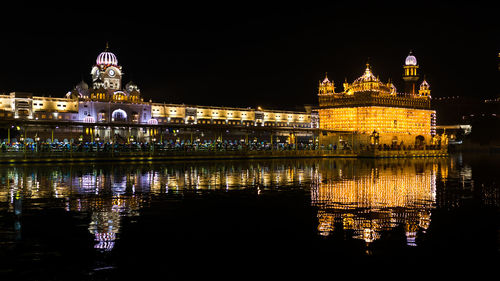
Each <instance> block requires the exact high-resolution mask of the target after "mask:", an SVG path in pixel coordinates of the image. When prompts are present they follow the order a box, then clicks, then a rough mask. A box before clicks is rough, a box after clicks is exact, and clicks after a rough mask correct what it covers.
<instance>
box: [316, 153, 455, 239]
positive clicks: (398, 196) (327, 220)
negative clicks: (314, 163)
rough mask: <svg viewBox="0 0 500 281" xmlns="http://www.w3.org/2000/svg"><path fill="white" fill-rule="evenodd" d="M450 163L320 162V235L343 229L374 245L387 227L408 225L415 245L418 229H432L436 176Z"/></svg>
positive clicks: (420, 161) (403, 161)
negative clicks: (430, 225)
mask: <svg viewBox="0 0 500 281" xmlns="http://www.w3.org/2000/svg"><path fill="white" fill-rule="evenodd" d="M445 161H446V160H444V159H411V160H402V159H386V160H372V161H356V160H352V161H339V162H333V163H329V164H325V165H321V166H320V168H319V171H318V177H317V180H316V181H315V183H314V184H313V185H312V189H311V196H312V204H313V206H316V207H318V220H319V224H318V232H319V234H320V235H324V236H327V235H329V234H331V233H332V232H333V231H335V227H341V228H343V229H344V230H352V231H353V232H354V238H357V239H363V240H364V241H366V242H367V243H370V242H373V241H374V240H377V239H379V238H380V234H381V232H382V231H383V230H389V229H391V228H394V227H398V226H403V227H404V229H405V232H406V236H407V241H408V245H414V244H415V237H416V233H417V230H418V229H419V228H420V229H423V230H426V229H427V228H428V227H429V224H430V216H431V211H432V209H433V208H434V207H435V202H436V179H437V174H438V173H439V172H441V173H443V170H447V163H446V162H445ZM444 173H446V172H444Z"/></svg>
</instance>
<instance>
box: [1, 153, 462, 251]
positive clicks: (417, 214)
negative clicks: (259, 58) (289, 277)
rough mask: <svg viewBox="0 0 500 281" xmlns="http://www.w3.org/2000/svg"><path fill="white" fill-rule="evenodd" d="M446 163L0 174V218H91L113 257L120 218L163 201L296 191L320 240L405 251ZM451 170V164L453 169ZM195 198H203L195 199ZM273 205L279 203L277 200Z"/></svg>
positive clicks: (218, 165)
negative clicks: (399, 241)
mask: <svg viewBox="0 0 500 281" xmlns="http://www.w3.org/2000/svg"><path fill="white" fill-rule="evenodd" d="M449 162H450V161H449V159H439V158H428V159H387V160H360V159H358V160H356V159H323V160H320V159H304V160H276V161H247V162H244V161H226V162H213V163H206V162H197V163H177V164H172V163H170V164H154V165H149V164H144V165H108V166H102V165H90V166H78V165H67V166H64V165H60V166H59V165H56V166H52V167H45V166H33V165H32V166H3V167H0V177H1V178H0V210H2V209H4V210H5V209H7V211H9V212H16V213H19V212H22V208H23V207H19V206H20V205H21V204H16V202H19V201H22V202H23V205H24V208H40V209H43V208H53V207H55V206H61V207H63V208H64V209H65V210H66V211H68V212H85V213H88V214H90V217H91V220H90V223H89V226H88V230H89V232H90V233H91V234H92V235H93V236H94V239H95V242H96V244H95V248H97V249H102V250H111V249H113V247H114V242H115V240H116V239H117V235H118V234H119V233H120V231H121V230H120V228H121V218H122V217H124V216H129V217H130V216H139V215H140V210H141V209H142V208H144V207H145V206H148V205H149V203H150V201H151V199H152V198H153V197H155V196H160V195H162V194H175V193H182V192H193V191H194V192H197V191H222V192H225V191H230V190H241V189H250V190H253V191H255V192H256V193H257V194H261V192H263V191H264V192H265V191H266V190H273V189H277V190H282V189H284V190H286V189H287V188H297V187H298V188H302V189H306V190H308V191H310V194H311V204H312V205H313V206H315V207H316V208H317V210H318V212H317V218H318V221H319V224H318V233H319V234H320V235H323V236H327V235H330V234H331V233H332V232H334V231H335V230H336V229H335V228H336V227H339V225H341V227H342V228H343V229H349V230H352V231H354V237H355V238H358V239H363V240H364V241H366V242H368V243H369V242H372V241H374V240H376V239H378V238H379V237H380V233H381V231H383V230H387V229H390V228H393V227H396V226H404V229H405V232H406V235H407V241H408V244H409V245H413V244H414V240H415V236H416V232H417V230H418V229H423V230H425V229H427V228H428V227H429V224H430V215H431V212H432V209H433V208H434V207H435V203H436V181H437V180H438V179H440V180H442V181H443V182H444V181H445V180H446V178H447V176H448V174H449V171H448V169H449V167H451V165H450V163H449ZM452 165H453V164H452ZM200 196H201V195H200ZM276 200H279V198H276Z"/></svg>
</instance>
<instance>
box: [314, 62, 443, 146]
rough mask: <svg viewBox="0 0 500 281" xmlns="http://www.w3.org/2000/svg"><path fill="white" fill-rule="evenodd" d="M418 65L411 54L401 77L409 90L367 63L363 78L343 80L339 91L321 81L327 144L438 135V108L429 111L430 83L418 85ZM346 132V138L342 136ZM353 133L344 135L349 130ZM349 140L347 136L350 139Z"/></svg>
mask: <svg viewBox="0 0 500 281" xmlns="http://www.w3.org/2000/svg"><path fill="white" fill-rule="evenodd" d="M417 70H418V65H417V60H416V58H415V57H414V56H413V55H412V54H411V53H410V55H409V56H408V57H407V58H406V60H405V65H404V75H403V80H404V81H405V88H406V91H408V92H404V93H400V92H398V91H397V89H396V87H395V86H394V84H393V83H392V82H391V81H389V82H387V83H384V82H382V81H380V79H379V78H378V77H376V76H375V75H374V74H373V72H372V69H371V67H370V65H369V64H367V65H366V69H365V71H364V73H363V75H362V76H360V77H359V78H357V79H356V80H354V82H352V83H348V82H347V81H346V82H345V83H344V84H343V91H339V92H336V91H335V85H334V82H333V81H330V80H329V79H328V77H325V79H324V80H323V81H321V82H320V83H319V93H318V98H319V108H318V112H319V118H320V129H321V130H323V133H322V134H321V136H320V137H321V142H322V143H323V144H336V145H341V144H342V142H348V145H349V146H355V145H357V144H360V145H369V144H372V145H382V144H386V145H394V144H398V145H401V144H405V145H407V146H408V145H423V144H430V143H431V139H432V136H433V135H434V134H435V115H436V112H435V111H434V110H431V109H430V99H431V95H430V86H429V83H428V82H427V81H425V80H423V81H422V82H421V84H420V86H418V91H416V90H415V89H416V88H417V86H416V83H417V82H418V78H419V76H418V73H417ZM342 133H344V139H342ZM346 133H347V134H351V136H350V137H348V138H346V136H345V134H346ZM347 139H349V140H347Z"/></svg>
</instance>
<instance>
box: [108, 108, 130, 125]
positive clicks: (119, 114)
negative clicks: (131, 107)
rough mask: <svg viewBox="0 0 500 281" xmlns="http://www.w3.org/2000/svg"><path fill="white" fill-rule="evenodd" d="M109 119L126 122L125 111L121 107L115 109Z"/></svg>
mask: <svg viewBox="0 0 500 281" xmlns="http://www.w3.org/2000/svg"><path fill="white" fill-rule="evenodd" d="M111 121H113V122H126V121H127V113H126V112H125V110H123V109H117V110H115V111H113V113H112V114H111Z"/></svg>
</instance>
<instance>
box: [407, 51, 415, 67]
mask: <svg viewBox="0 0 500 281" xmlns="http://www.w3.org/2000/svg"><path fill="white" fill-rule="evenodd" d="M405 65H417V58H416V57H415V56H413V55H412V53H411V52H410V54H409V55H408V56H407V57H406V60H405Z"/></svg>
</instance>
